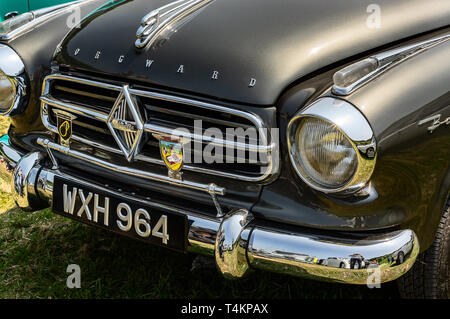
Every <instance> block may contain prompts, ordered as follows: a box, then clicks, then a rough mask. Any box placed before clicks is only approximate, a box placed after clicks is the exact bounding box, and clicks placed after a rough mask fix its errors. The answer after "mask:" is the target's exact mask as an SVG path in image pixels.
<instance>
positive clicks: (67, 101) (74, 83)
mask: <svg viewBox="0 0 450 319" xmlns="http://www.w3.org/2000/svg"><path fill="white" fill-rule="evenodd" d="M129 91H130V94H132V95H133V96H135V97H136V98H137V99H138V104H139V105H140V107H141V108H142V109H143V116H144V114H145V119H144V121H145V126H144V129H145V133H146V134H145V135H146V142H145V145H144V146H143V147H142V149H141V150H140V151H139V154H137V155H136V156H135V158H134V160H136V161H144V162H149V163H153V164H159V165H164V162H163V161H162V160H161V158H160V154H159V146H158V141H157V139H156V138H154V137H153V135H155V134H168V135H170V134H172V133H173V129H175V128H185V129H187V131H189V134H188V135H186V136H188V137H190V138H192V142H191V144H193V143H194V142H196V141H201V143H203V146H204V145H206V144H207V143H210V144H214V145H222V146H224V147H225V148H227V147H228V148H233V149H235V150H236V149H239V150H243V151H245V152H246V154H250V153H252V152H253V153H257V154H258V157H261V154H263V155H264V156H262V159H261V160H258V161H257V162H249V161H246V162H244V163H236V162H233V163H231V162H232V160H233V159H230V158H229V157H230V156H228V155H227V154H228V153H227V152H226V151H224V152H223V153H224V163H223V164H215V163H213V164H206V163H187V164H184V165H183V170H191V171H196V172H199V173H204V174H210V175H217V176H222V177H229V178H234V179H239V180H245V181H262V180H265V179H266V178H267V177H268V176H269V175H271V174H273V173H274V170H275V165H273V163H274V159H273V157H274V152H273V150H274V148H275V143H274V142H273V141H271V136H270V133H268V130H266V129H265V127H264V124H263V121H262V120H261V118H260V117H259V116H257V115H255V114H252V113H248V112H244V111H240V110H236V109H233V108H228V107H225V106H222V105H217V104H211V103H207V102H202V101H197V100H192V99H187V98H183V97H178V96H173V95H168V94H164V93H159V92H156V91H150V90H140V89H135V88H130V89H129ZM120 92H121V86H120V85H116V84H109V83H104V82H99V81H92V80H87V79H83V78H78V77H73V76H67V75H62V74H54V75H50V76H48V77H47V78H46V79H45V80H44V86H43V91H42V96H41V101H42V113H41V115H42V120H43V123H44V125H45V126H46V127H47V129H49V130H50V131H52V132H55V133H57V127H56V124H55V123H56V116H55V114H54V110H55V109H59V110H64V111H66V112H70V113H72V114H74V115H76V116H77V119H76V120H74V121H73V133H72V139H73V140H75V141H77V142H80V143H84V144H88V145H89V146H93V147H96V148H99V149H102V150H105V151H108V152H112V153H117V154H120V153H121V150H120V149H119V148H118V147H117V144H116V143H115V142H114V139H113V138H112V136H111V134H110V131H109V130H108V127H107V125H106V122H107V119H108V116H109V113H110V111H111V109H112V107H113V105H114V103H115V101H116V100H117V97H118V96H119V94H120ZM115 115H116V118H117V117H119V118H120V119H123V120H125V121H126V120H129V119H130V117H129V114H127V110H126V107H125V106H124V105H121V106H120V107H119V108H118V109H117V110H116V114H115ZM195 120H201V121H202V125H203V127H202V131H201V132H196V131H195V130H194V121H195ZM211 127H215V128H218V129H219V130H220V131H221V132H222V133H223V135H222V136H223V138H222V139H218V138H215V137H208V136H203V133H204V132H205V131H206V130H207V129H208V128H211ZM226 128H242V129H244V130H246V129H248V128H255V129H256V131H257V132H258V137H257V139H256V140H255V139H252V138H248V137H247V138H246V139H245V140H244V141H242V140H235V139H232V138H230V137H229V136H228V135H229V134H228V135H227V131H226ZM132 134H133V133H130V132H128V133H123V136H122V138H123V140H124V141H125V142H126V144H127V146H128V147H131V144H132V142H133V140H134V139H135V136H133V135H132ZM183 134H184V133H183V132H181V133H180V136H183ZM189 149H190V150H191V153H192V155H195V153H196V152H199V150H196V149H195V147H190V148H189ZM200 151H201V150H200ZM233 154H234V153H233ZM227 157H228V158H227ZM245 158H250V155H249V156H246V157H245ZM253 158H254V157H253Z"/></svg>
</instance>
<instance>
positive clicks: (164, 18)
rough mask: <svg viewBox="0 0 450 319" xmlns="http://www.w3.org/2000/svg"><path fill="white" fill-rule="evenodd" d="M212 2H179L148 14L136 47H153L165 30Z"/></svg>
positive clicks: (190, 0)
mask: <svg viewBox="0 0 450 319" xmlns="http://www.w3.org/2000/svg"><path fill="white" fill-rule="evenodd" d="M211 1H212V0H177V1H174V2H171V3H169V4H167V5H165V6H162V7H160V8H158V9H156V10H153V11H151V12H150V13H147V14H146V15H145V16H144V17H143V18H142V20H141V25H140V26H139V28H138V30H137V32H136V37H137V40H136V43H135V45H136V47H137V48H139V49H142V48H145V47H146V46H148V45H151V44H152V43H153V42H154V41H155V40H156V39H157V38H158V36H159V35H161V33H163V31H164V30H166V29H168V28H170V27H173V26H174V25H175V24H176V23H177V22H180V21H181V20H183V19H184V18H186V17H188V16H190V15H191V14H193V13H194V12H196V11H197V10H199V9H200V8H202V7H204V6H205V5H206V4H208V3H209V2H211Z"/></svg>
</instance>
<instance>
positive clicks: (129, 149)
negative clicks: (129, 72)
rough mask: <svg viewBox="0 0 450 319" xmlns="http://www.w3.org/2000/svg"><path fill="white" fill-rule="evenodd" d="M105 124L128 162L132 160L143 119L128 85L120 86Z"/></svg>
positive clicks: (140, 135)
mask: <svg viewBox="0 0 450 319" xmlns="http://www.w3.org/2000/svg"><path fill="white" fill-rule="evenodd" d="M106 124H107V125H108V128H109V129H110V131H111V134H112V135H113V137H114V139H115V140H116V142H117V144H118V145H119V147H120V149H121V150H122V152H123V154H124V155H125V157H126V158H127V160H128V162H132V161H133V159H134V156H135V155H136V154H137V153H138V151H139V147H140V141H141V139H142V136H143V134H144V121H143V119H142V116H141V113H140V112H139V109H138V107H137V104H136V100H135V99H134V98H133V97H132V96H131V94H130V92H129V91H128V85H124V86H123V87H122V91H121V92H120V94H119V96H118V97H117V99H116V102H115V103H114V106H113V108H112V109H111V112H110V113H109V116H108V120H107V123H106Z"/></svg>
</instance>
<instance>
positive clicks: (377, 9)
mask: <svg viewBox="0 0 450 319" xmlns="http://www.w3.org/2000/svg"><path fill="white" fill-rule="evenodd" d="M169 2H170V1H166V0H151V1H150V0H128V1H126V0H121V1H109V2H108V3H106V4H105V6H104V7H101V8H99V9H97V10H96V11H94V12H93V13H92V14H91V15H89V16H88V17H87V18H85V19H84V20H83V21H82V23H81V24H80V26H79V27H76V28H74V29H73V30H72V31H71V32H70V33H69V34H68V35H67V36H66V38H65V39H64V40H63V41H62V43H61V47H60V48H61V50H60V51H59V53H58V54H57V55H56V57H55V59H56V62H57V63H58V64H63V65H67V66H70V67H72V68H74V69H78V70H86V71H90V72H96V73H99V74H101V75H102V76H105V77H119V78H122V79H126V81H129V82H133V81H140V82H145V83H148V84H149V85H155V86H164V87H167V88H170V89H174V90H183V91H185V92H195V93H196V94H203V95H207V96H210V97H214V98H220V99H226V100H231V101H239V102H242V103H248V104H255V105H273V104H274V103H275V102H276V100H277V98H278V97H279V95H280V94H281V92H282V91H283V90H284V89H285V88H286V87H287V86H289V84H291V83H292V82H294V81H296V80H298V79H300V78H302V77H304V76H306V75H308V74H310V73H312V72H314V71H316V70H319V69H321V68H323V67H326V66H327V65H330V64H332V63H335V62H338V61H341V60H343V59H345V58H348V57H351V56H353V55H356V54H358V53H362V52H365V51H367V50H370V49H374V48H377V47H379V46H381V45H385V44H388V43H391V42H394V41H397V40H400V39H403V38H406V37H410V36H412V35H415V34H419V33H422V32H426V31H430V30H433V29H437V28H440V27H443V26H446V25H447V24H448V22H449V21H450V1H448V0H427V1H423V0H397V1H392V0H378V1H376V5H375V4H372V3H373V1H372V0H368V1H365V0H342V1H330V0H283V1H275V0H258V1H256V0H253V1H251V0H214V1H211V2H210V3H209V4H207V5H206V6H204V7H203V8H201V9H200V10H198V11H196V12H195V13H193V14H191V15H190V16H189V17H188V18H186V19H184V20H182V21H181V22H180V23H178V24H177V25H175V26H173V27H172V28H171V29H169V30H167V31H166V32H165V33H164V34H163V35H162V36H161V37H159V38H158V39H157V41H156V42H155V44H153V45H152V46H149V47H147V48H145V49H137V48H136V47H135V41H136V31H137V29H138V27H139V25H140V21H141V19H142V17H143V16H144V15H146V14H147V13H149V12H150V11H152V10H154V9H157V8H159V7H161V6H164V5H165V4H167V3H169ZM97 52H100V54H97ZM96 55H97V57H98V58H97V59H96V58H95V57H96ZM147 60H152V61H153V62H152V64H151V66H150V67H149V68H147V67H146V64H147ZM180 66H182V71H183V73H181V72H177V71H181V69H180ZM214 74H215V75H216V78H217V79H214V78H213V75H214ZM252 84H253V85H252Z"/></svg>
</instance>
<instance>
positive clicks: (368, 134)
mask: <svg viewBox="0 0 450 319" xmlns="http://www.w3.org/2000/svg"><path fill="white" fill-rule="evenodd" d="M287 138H288V148H289V157H290V159H291V162H292V165H293V167H294V169H295V171H296V172H297V174H298V175H299V176H300V178H301V179H302V180H303V181H304V182H305V183H306V184H308V185H309V186H311V187H312V188H314V189H317V190H320V191H322V192H325V193H336V192H341V191H354V190H357V189H359V188H361V187H362V186H363V185H364V184H365V183H366V182H367V181H368V180H369V179H370V177H371V175H372V172H373V170H374V167H375V160H376V143H375V138H374V135H373V131H372V129H371V127H370V125H369V123H368V122H367V120H366V118H365V117H364V116H363V115H362V114H361V112H359V110H358V109H357V108H356V107H354V106H353V105H351V104H350V103H348V102H346V101H343V100H339V99H335V98H330V97H326V98H321V99H319V100H317V101H316V102H314V103H313V104H311V105H310V106H309V107H307V108H306V109H305V110H303V111H301V112H300V113H298V114H297V115H296V116H294V118H293V119H292V120H291V121H290V122H289V125H288V131H287Z"/></svg>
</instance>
